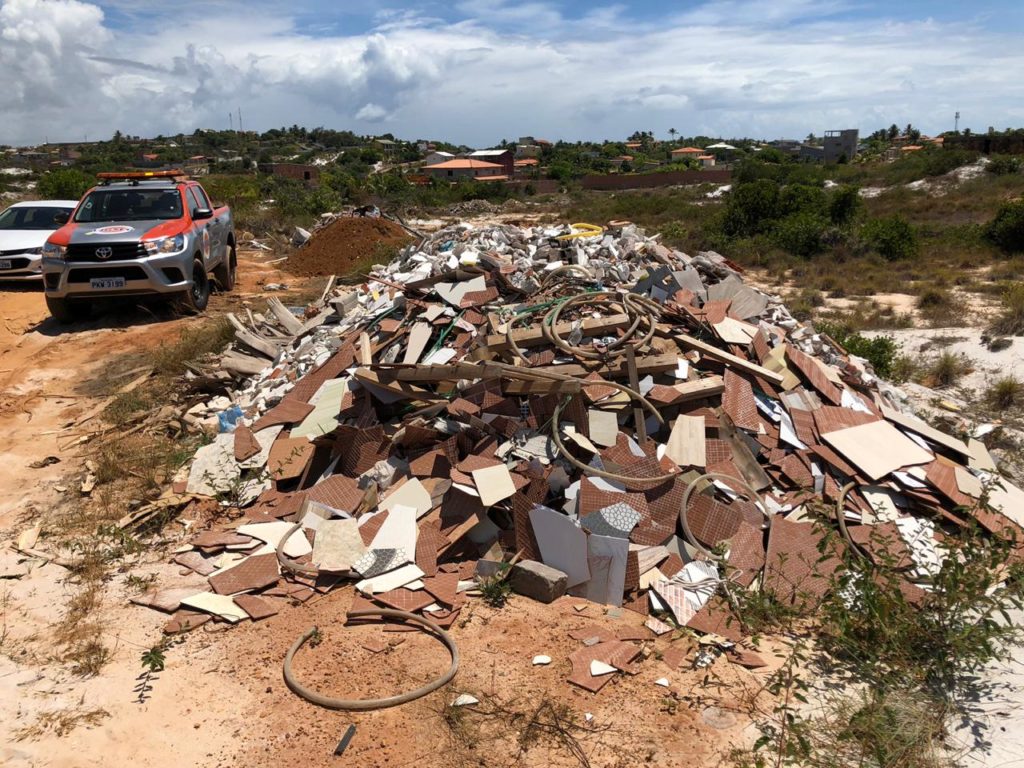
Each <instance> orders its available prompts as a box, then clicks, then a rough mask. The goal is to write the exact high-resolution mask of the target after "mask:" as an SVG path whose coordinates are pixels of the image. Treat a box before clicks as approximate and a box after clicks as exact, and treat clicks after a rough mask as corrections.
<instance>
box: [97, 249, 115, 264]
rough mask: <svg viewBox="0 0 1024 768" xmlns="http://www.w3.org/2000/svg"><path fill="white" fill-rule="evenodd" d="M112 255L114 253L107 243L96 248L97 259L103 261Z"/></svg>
mask: <svg viewBox="0 0 1024 768" xmlns="http://www.w3.org/2000/svg"><path fill="white" fill-rule="evenodd" d="M113 255H114V249H113V248H111V247H110V246H109V245H104V246H103V247H101V248H97V249H96V258H97V259H102V260H103V261H106V260H107V259H109V258H110V257H111V256H113Z"/></svg>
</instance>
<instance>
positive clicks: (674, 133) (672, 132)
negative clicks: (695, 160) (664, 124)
mask: <svg viewBox="0 0 1024 768" xmlns="http://www.w3.org/2000/svg"><path fill="white" fill-rule="evenodd" d="M668 135H669V136H671V137H672V141H673V142H675V140H676V136H678V135H679V131H677V130H676V129H675V128H669V129H668Z"/></svg>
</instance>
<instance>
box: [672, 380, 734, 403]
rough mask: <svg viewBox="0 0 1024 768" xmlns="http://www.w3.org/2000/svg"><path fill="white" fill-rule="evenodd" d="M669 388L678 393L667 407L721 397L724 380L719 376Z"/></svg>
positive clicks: (685, 382)
mask: <svg viewBox="0 0 1024 768" xmlns="http://www.w3.org/2000/svg"><path fill="white" fill-rule="evenodd" d="M671 388H672V389H674V390H675V391H676V392H678V393H679V396H678V397H676V398H675V399H674V400H673V401H672V402H671V403H669V405H677V404H679V403H688V402H692V401H693V400H703V399H704V398H706V397H715V396H717V395H721V394H722V393H723V392H724V391H725V380H724V379H723V378H722V377H721V376H707V377H705V378H703V379H694V380H693V381H684V382H682V383H680V384H673V385H672V387H671Z"/></svg>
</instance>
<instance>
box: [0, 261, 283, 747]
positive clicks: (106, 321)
mask: <svg viewBox="0 0 1024 768" xmlns="http://www.w3.org/2000/svg"><path fill="white" fill-rule="evenodd" d="M263 258H266V257H263ZM259 259H260V257H259V256H258V255H256V254H245V253H242V254H240V261H241V264H240V268H239V285H238V287H237V289H236V291H235V292H233V293H232V294H228V295H217V294H215V295H214V296H213V297H212V299H211V304H210V310H209V311H210V312H212V313H217V312H223V311H226V310H227V309H228V308H231V307H237V306H239V305H240V304H241V303H243V302H244V301H246V300H247V299H251V300H253V301H255V300H257V299H258V298H260V297H262V296H264V295H265V294H263V293H262V291H261V286H262V285H263V284H264V283H267V282H274V281H277V282H279V281H280V280H281V278H282V275H281V273H279V272H277V270H276V269H272V268H268V267H265V266H263V265H262V264H261V263H260V262H259ZM0 302H2V304H0V306H2V323H0V392H2V394H0V434H3V436H4V441H3V444H2V446H0V552H4V550H7V543H8V542H9V541H10V540H11V539H13V538H15V537H16V536H17V535H18V534H19V533H21V532H22V531H24V530H26V529H28V528H29V527H31V526H32V525H33V524H34V523H35V521H36V519H37V518H38V517H40V516H41V515H42V514H43V513H44V512H47V511H50V510H52V509H53V508H55V507H58V506H60V505H61V504H63V503H64V502H65V501H66V499H68V498H69V496H70V494H75V493H77V492H78V488H77V486H78V483H79V482H80V479H81V477H82V475H83V474H84V467H83V465H84V462H85V460H86V459H87V458H88V449H87V447H86V448H84V449H82V450H77V449H76V442H77V440H78V437H79V434H80V431H79V430H78V429H77V428H75V427H74V426H73V425H74V424H75V422H76V421H77V420H78V419H79V418H81V417H82V416H83V415H85V414H87V413H88V411H89V410H90V409H91V408H92V407H93V406H94V405H95V404H96V403H97V402H98V401H97V400H96V399H94V398H92V397H89V396H87V395H84V394H82V391H83V389H87V385H88V383H89V381H90V380H92V379H94V378H96V377H97V376H99V374H100V373H101V372H102V371H103V369H104V367H105V366H106V365H107V364H109V362H110V361H111V360H114V359H116V358H119V357H122V356H123V355H124V354H125V353H130V352H133V351H137V350H140V349H146V348H151V347H152V346H154V345H156V344H159V343H160V342H162V341H174V340H176V339H177V338H178V336H179V334H180V332H181V331H182V330H183V329H185V328H188V327H190V326H191V325H194V324H196V323H198V322H201V321H200V320H198V319H196V318H188V317H185V318H182V317H176V316H174V315H173V313H171V312H169V311H167V310H161V309H159V308H155V309H153V310H152V311H150V310H147V309H137V308H134V307H126V308H121V309H117V310H115V311H109V312H105V313H103V314H102V315H101V316H99V317H97V318H96V319H93V320H91V321H89V322H85V323H80V324H76V325H72V326H61V325H59V324H57V323H56V322H55V321H53V320H52V319H51V318H49V316H48V313H47V311H46V305H45V303H44V301H43V296H42V292H41V290H39V289H38V288H33V287H30V286H24V285H18V286H11V285H3V286H0ZM89 426H91V425H89ZM48 456H57V457H59V458H60V459H61V460H60V462H59V463H56V464H52V465H50V466H46V467H43V468H38V469H36V468H32V467H31V466H30V465H31V464H32V463H35V462H40V461H41V460H43V459H45V458H46V457H48ZM46 537H47V531H45V530H44V531H43V532H42V536H41V538H40V544H39V547H40V548H41V549H45V548H46ZM161 559H163V558H162V557H161ZM0 565H2V566H3V567H4V568H8V567H10V568H12V569H14V570H15V571H27V573H24V575H22V576H21V577H20V578H4V579H0V764H2V765H5V766H8V765H10V766H85V765H94V764H96V762H97V761H98V760H100V759H104V760H106V761H107V762H108V763H109V764H112V765H127V764H129V763H132V764H135V765H140V766H156V765H170V764H171V762H170V756H171V755H174V756H175V762H176V763H177V762H178V761H179V760H180V761H184V762H185V763H186V764H187V763H206V762H207V761H208V755H209V754H213V753H214V752H216V751H217V750H219V749H220V748H221V747H222V746H225V745H230V735H231V734H230V730H224V727H225V723H228V722H230V717H226V718H224V719H223V721H222V722H220V723H219V724H218V725H219V728H218V729H217V730H214V729H211V732H210V734H209V735H208V737H204V738H203V739H196V738H194V736H193V734H194V728H201V726H202V723H203V721H204V720H205V717H206V716H201V715H200V714H199V713H200V712H202V710H203V704H204V700H205V699H206V696H205V694H204V696H203V697H202V698H199V697H196V696H195V695H194V693H192V694H190V691H192V692H194V691H196V690H199V689H200V688H201V687H205V686H200V685H198V684H197V683H198V679H199V677H200V676H202V675H204V674H206V673H207V672H208V671H209V670H210V669H214V670H215V669H216V668H217V664H218V663H219V662H217V661H213V662H207V661H206V657H204V656H203V653H204V649H203V648H202V647H197V649H196V655H195V656H194V658H193V659H191V661H190V664H189V667H188V668H189V669H190V671H191V672H192V673H193V677H191V679H190V678H189V677H184V676H183V677H177V676H175V675H174V671H173V670H174V668H175V666H176V662H178V661H179V660H178V659H172V660H171V661H170V662H169V664H168V670H167V672H166V673H164V674H163V675H161V677H162V678H163V679H161V680H160V681H159V686H160V687H159V692H160V694H161V697H160V698H159V699H158V698H157V697H156V696H154V697H153V698H152V699H151V700H150V701H149V702H148V703H147V704H145V705H141V706H140V705H138V704H133V703H132V700H133V694H132V688H133V687H134V685H135V683H136V680H135V678H136V676H137V675H138V674H139V672H140V671H141V668H140V666H139V654H140V653H141V650H142V649H145V648H149V647H150V646H152V645H153V644H154V642H155V641H156V640H157V639H158V637H159V628H160V627H161V625H162V623H163V620H162V619H163V617H161V616H160V615H159V614H155V613H154V612H151V611H145V610H143V609H139V608H135V607H130V606H128V605H127V599H126V596H127V593H126V592H125V589H124V586H123V584H124V579H125V577H126V576H127V574H119V575H117V576H115V578H114V579H113V580H112V581H111V582H110V583H109V584H108V585H107V590H106V595H105V597H106V600H105V601H104V606H105V607H104V609H103V610H102V611H101V614H100V615H99V616H98V617H97V618H98V619H99V620H101V621H102V622H103V623H104V626H105V628H106V638H105V639H106V641H107V644H108V646H110V647H111V648H112V649H113V654H112V658H111V660H110V662H109V663H108V664H107V666H106V667H105V668H104V670H103V672H102V674H101V675H100V676H98V677H94V678H90V679H82V678H81V677H80V676H76V675H74V674H72V673H71V672H70V671H69V670H68V669H67V668H66V667H64V666H63V665H61V664H60V663H57V662H56V661H54V660H53V655H54V649H53V647H52V642H51V641H50V639H49V635H50V633H51V631H52V627H53V625H54V624H55V623H56V622H57V621H58V620H59V619H60V618H61V616H62V614H63V613H64V611H65V609H66V603H67V601H68V599H69V598H70V597H71V595H73V594H74V593H75V591H76V585H75V583H74V580H73V579H71V578H70V577H69V574H68V572H67V571H66V570H65V569H64V568H61V567H60V566H58V565H53V564H43V563H41V562H40V561H38V560H32V559H29V560H25V559H24V558H16V557H13V556H10V555H8V554H7V553H6V552H4V554H3V556H2V559H0ZM165 570H167V571H169V578H170V579H173V578H177V574H176V569H174V570H171V569H166V568H165ZM217 691H219V692H222V693H223V695H224V697H225V703H226V704H230V703H231V702H235V703H237V704H243V703H244V701H245V696H244V691H243V690H232V683H231V681H230V680H226V681H225V682H224V683H223V684H222V685H220V686H218V687H217ZM228 709H229V711H230V707H229V708H228ZM96 710H102V711H103V712H105V713H106V715H104V716H101V717H100V718H99V725H98V726H97V727H94V728H91V727H88V726H87V725H85V724H83V725H80V726H79V727H73V724H72V730H71V732H70V733H69V734H67V735H66V736H64V737H63V738H61V737H59V736H58V735H57V734H56V733H55V730H56V729H58V728H59V723H53V722H50V724H49V725H47V723H48V722H49V720H48V718H49V719H52V718H56V717H60V716H65V717H67V718H71V719H72V721H73V719H74V718H75V717H78V716H81V715H83V714H85V713H89V712H93V711H96ZM243 711H244V708H243V709H240V710H239V712H243ZM32 728H43V730H44V733H43V734H42V735H41V736H40V737H30V738H25V739H22V740H18V736H19V735H22V734H23V733H24V730H25V729H32ZM140 734H144V737H143V738H142V739H140ZM100 756H103V757H102V758H101V757H100Z"/></svg>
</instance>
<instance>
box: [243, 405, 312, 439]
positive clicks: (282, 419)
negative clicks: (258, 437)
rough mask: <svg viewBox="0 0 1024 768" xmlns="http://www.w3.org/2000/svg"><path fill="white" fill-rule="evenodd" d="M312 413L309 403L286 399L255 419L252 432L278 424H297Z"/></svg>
mask: <svg viewBox="0 0 1024 768" xmlns="http://www.w3.org/2000/svg"><path fill="white" fill-rule="evenodd" d="M312 412H313V406H312V405H310V404H309V403H305V402H302V401H301V400H299V399H298V398H296V397H286V398H284V399H283V400H282V401H281V402H280V403H278V404H277V405H275V406H274V407H273V408H271V409H270V410H269V411H267V412H266V413H265V414H263V415H262V416H261V417H260V418H259V419H257V421H256V423H255V424H253V425H252V431H253V432H259V431H260V430H261V429H266V428H267V427H274V426H277V425H278V424H285V425H291V424H298V423H299V422H300V421H302V420H303V419H305V418H306V417H307V416H309V414H310V413H312Z"/></svg>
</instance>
